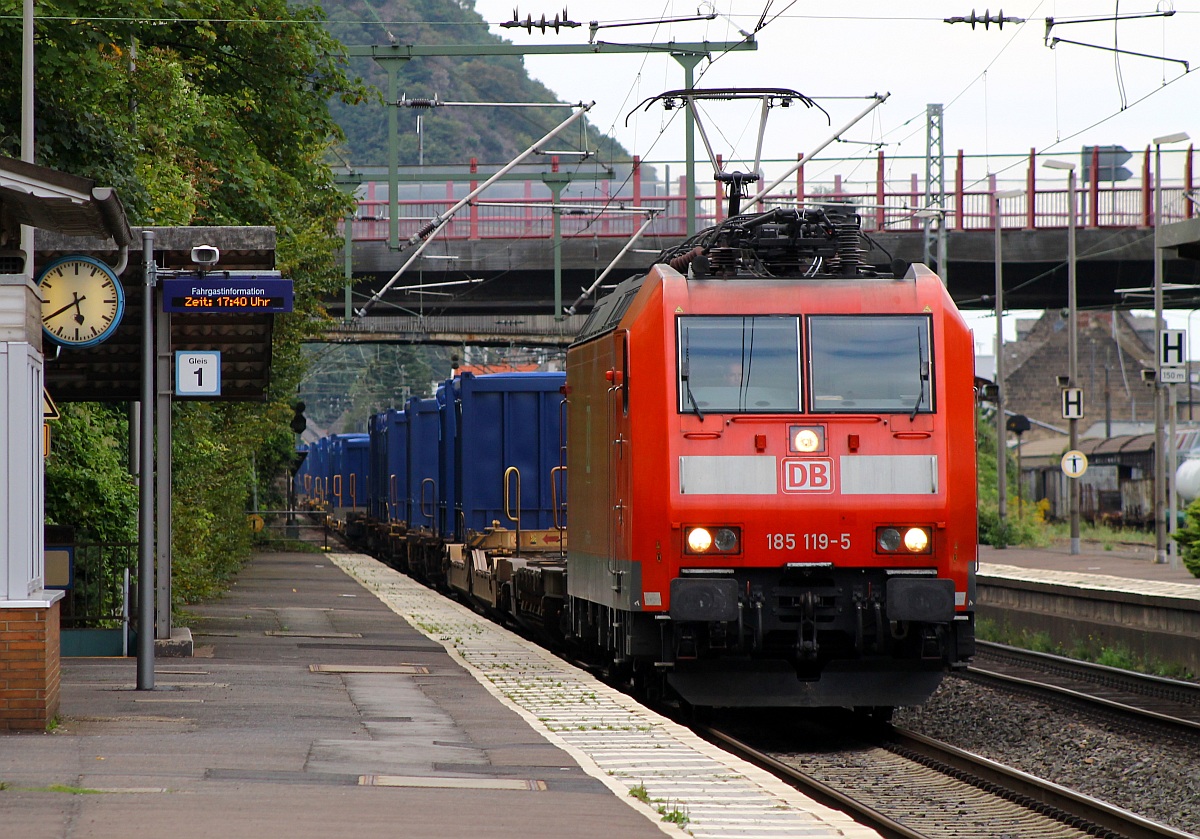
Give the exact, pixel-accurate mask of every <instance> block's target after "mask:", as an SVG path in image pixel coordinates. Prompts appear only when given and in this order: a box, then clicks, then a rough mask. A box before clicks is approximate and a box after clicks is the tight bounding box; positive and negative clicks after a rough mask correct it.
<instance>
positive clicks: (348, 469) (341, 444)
mask: <svg viewBox="0 0 1200 839" xmlns="http://www.w3.org/2000/svg"><path fill="white" fill-rule="evenodd" d="M332 440H333V443H332V445H331V447H330V467H329V472H330V477H331V481H330V487H329V493H330V496H329V503H330V505H331V506H332V507H335V508H346V507H366V505H367V458H368V454H369V451H370V445H371V440H370V437H369V436H368V435H366V434H335V435H334V436H333V438H332Z"/></svg>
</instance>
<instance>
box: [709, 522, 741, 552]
mask: <svg viewBox="0 0 1200 839" xmlns="http://www.w3.org/2000/svg"><path fill="white" fill-rule="evenodd" d="M713 545H714V546H716V549H717V550H718V551H720V552H721V553H731V552H733V551H736V550H737V546H738V537H737V531H736V530H734V529H733V528H731V527H722V528H720V529H719V530H718V531H717V536H716V538H715V539H714V540H713Z"/></svg>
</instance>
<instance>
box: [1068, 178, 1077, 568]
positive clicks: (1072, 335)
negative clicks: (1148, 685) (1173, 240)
mask: <svg viewBox="0 0 1200 839" xmlns="http://www.w3.org/2000/svg"><path fill="white" fill-rule="evenodd" d="M1067 200H1068V203H1069V204H1070V207H1069V208H1068V213H1069V216H1070V218H1069V219H1068V221H1067V309H1068V310H1069V312H1070V314H1069V315H1068V317H1069V318H1070V319H1071V322H1070V326H1069V327H1068V332H1067V334H1068V339H1067V340H1068V341H1069V342H1070V349H1069V361H1068V369H1067V375H1068V376H1069V377H1070V381H1071V387H1079V311H1078V309H1077V308H1076V296H1075V291H1076V286H1075V282H1076V274H1075V210H1076V208H1075V168H1074V166H1072V167H1071V169H1070V170H1069V171H1068V172H1067ZM1067 427H1068V432H1069V436H1070V439H1071V442H1070V446H1071V451H1075V450H1076V449H1078V448H1079V420H1078V419H1075V418H1074V417H1072V418H1071V419H1070V420H1068V421H1067ZM1067 480H1068V482H1069V483H1068V486H1069V487H1070V493H1069V497H1070V502H1071V555H1072V556H1075V555H1078V554H1079V479H1078V478H1068V479H1067Z"/></svg>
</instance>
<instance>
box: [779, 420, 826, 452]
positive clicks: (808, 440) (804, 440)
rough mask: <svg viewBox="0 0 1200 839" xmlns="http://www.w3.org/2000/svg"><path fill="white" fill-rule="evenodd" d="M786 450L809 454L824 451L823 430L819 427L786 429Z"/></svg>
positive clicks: (807, 426)
mask: <svg viewBox="0 0 1200 839" xmlns="http://www.w3.org/2000/svg"><path fill="white" fill-rule="evenodd" d="M788 448H789V449H791V451H794V452H800V453H802V454H810V453H812V452H821V451H825V429H824V428H823V427H821V426H819V425H793V426H791V427H790V428H788Z"/></svg>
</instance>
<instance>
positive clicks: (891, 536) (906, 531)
mask: <svg viewBox="0 0 1200 839" xmlns="http://www.w3.org/2000/svg"><path fill="white" fill-rule="evenodd" d="M932 544H933V536H932V531H931V530H930V529H929V528H928V527H891V526H885V527H879V528H876V530H875V549H876V550H877V551H878V552H879V553H885V554H904V553H909V554H927V553H931V552H932Z"/></svg>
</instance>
